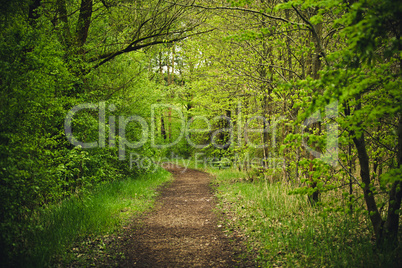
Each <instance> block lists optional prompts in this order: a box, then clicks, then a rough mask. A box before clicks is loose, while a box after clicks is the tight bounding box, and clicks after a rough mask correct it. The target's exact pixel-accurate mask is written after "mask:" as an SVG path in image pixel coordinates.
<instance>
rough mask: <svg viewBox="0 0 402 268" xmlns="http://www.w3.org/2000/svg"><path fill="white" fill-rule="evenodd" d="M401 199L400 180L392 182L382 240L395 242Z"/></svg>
mask: <svg viewBox="0 0 402 268" xmlns="http://www.w3.org/2000/svg"><path fill="white" fill-rule="evenodd" d="M397 160H398V168H400V167H401V165H402V116H400V118H399V123H398V152H397ZM401 199H402V181H396V182H394V183H393V184H392V187H391V191H390V193H389V202H388V215H387V220H386V222H385V224H384V240H385V241H386V242H391V243H393V244H397V242H398V227H399V218H400V215H399V213H398V212H397V211H398V210H399V209H400V208H401Z"/></svg>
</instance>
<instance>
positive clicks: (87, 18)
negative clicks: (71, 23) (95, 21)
mask: <svg viewBox="0 0 402 268" xmlns="http://www.w3.org/2000/svg"><path fill="white" fill-rule="evenodd" d="M92 5H93V2H92V0H81V6H80V14H79V17H78V22H77V33H76V34H77V45H78V46H79V47H82V46H83V45H84V44H85V42H86V41H87V37H88V30H89V26H90V24H91V16H92Z"/></svg>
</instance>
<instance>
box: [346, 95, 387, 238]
mask: <svg viewBox="0 0 402 268" xmlns="http://www.w3.org/2000/svg"><path fill="white" fill-rule="evenodd" d="M358 101H360V97H359V98H358ZM360 109H361V103H358V105H357V106H356V109H355V112H356V111H359V110H360ZM351 135H352V136H353V142H354V144H355V146H356V150H357V155H358V158H359V164H360V177H361V180H362V182H363V194H364V200H365V202H366V206H367V210H368V212H369V216H370V220H371V223H372V225H373V228H374V233H375V237H376V241H377V244H380V243H382V228H383V224H384V222H383V220H382V219H381V215H380V213H379V211H378V208H377V204H376V201H375V198H374V196H373V192H372V191H371V186H372V185H371V178H370V166H369V156H368V154H367V149H366V142H365V138H364V132H362V133H361V134H360V136H358V137H357V136H356V134H355V133H354V132H353V131H352V132H351Z"/></svg>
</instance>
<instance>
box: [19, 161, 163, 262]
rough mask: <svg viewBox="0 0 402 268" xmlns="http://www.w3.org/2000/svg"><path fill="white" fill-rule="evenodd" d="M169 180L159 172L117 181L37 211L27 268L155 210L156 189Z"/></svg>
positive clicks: (24, 259) (30, 233)
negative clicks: (137, 215) (87, 238)
mask: <svg viewBox="0 0 402 268" xmlns="http://www.w3.org/2000/svg"><path fill="white" fill-rule="evenodd" d="M169 180H170V173H168V172H167V171H165V170H162V169H160V170H159V171H158V172H156V173H153V174H145V175H142V176H139V177H135V178H128V179H126V180H121V181H114V182H110V183H107V184H103V185H101V186H99V187H96V188H95V189H94V190H93V191H92V192H88V193H85V194H81V195H77V196H74V197H71V198H69V199H67V200H65V201H63V202H62V203H60V204H57V205H52V206H49V207H47V208H43V209H41V210H40V211H37V212H36V213H35V215H34V217H33V218H32V219H31V221H30V226H31V227H30V231H29V232H28V234H27V235H26V241H27V242H26V244H27V252H26V253H25V258H21V260H20V262H21V263H22V264H23V266H24V267H44V266H48V265H49V262H50V261H51V259H52V257H54V256H55V255H63V254H67V253H66V252H67V248H68V247H70V246H71V245H72V243H74V242H76V241H78V240H80V239H82V238H85V237H88V236H94V235H95V236H96V235H102V234H108V233H112V232H113V231H115V230H117V229H118V228H119V227H121V226H122V224H123V223H124V222H127V220H128V219H129V218H130V217H132V216H133V215H135V214H139V213H141V212H144V211H145V210H148V209H150V208H151V207H152V204H153V201H154V199H155V196H156V188H157V186H159V185H161V184H163V183H165V182H167V181H169Z"/></svg>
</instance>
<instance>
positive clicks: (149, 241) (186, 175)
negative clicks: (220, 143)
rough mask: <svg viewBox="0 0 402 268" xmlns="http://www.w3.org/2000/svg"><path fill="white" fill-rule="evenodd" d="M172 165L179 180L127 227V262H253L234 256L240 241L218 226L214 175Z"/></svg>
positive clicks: (159, 264)
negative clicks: (235, 240)
mask: <svg viewBox="0 0 402 268" xmlns="http://www.w3.org/2000/svg"><path fill="white" fill-rule="evenodd" d="M166 169H167V170H168V171H169V172H171V173H172V174H173V176H174V181H173V182H172V183H171V184H170V185H169V186H168V187H166V188H164V189H163V190H162V191H161V194H160V196H159V198H158V200H157V201H156V206H155V209H154V210H153V211H152V212H150V213H148V214H146V215H144V216H143V217H142V218H140V219H139V222H138V223H135V224H134V225H133V226H131V227H130V229H129V230H127V231H128V233H129V236H130V239H128V240H127V244H126V245H125V246H124V247H125V251H126V252H125V256H126V259H125V261H124V263H123V264H122V265H121V266H124V267H250V265H249V264H248V265H247V264H240V263H239V262H237V261H235V260H234V258H236V256H235V255H237V254H238V253H239V252H236V251H235V250H234V247H235V246H236V245H234V244H233V243H231V244H230V243H229V239H228V238H227V237H226V236H225V235H224V233H223V232H222V231H223V230H221V228H219V227H218V223H217V215H216V213H215V212H214V211H213V209H214V208H215V205H216V203H215V198H214V196H213V194H212V191H211V188H210V186H209V182H210V181H211V177H210V175H209V174H207V173H204V172H201V171H198V170H194V169H187V170H185V169H183V168H181V167H177V166H173V165H171V166H170V167H167V168H166ZM236 248H238V247H237V246H236Z"/></svg>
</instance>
